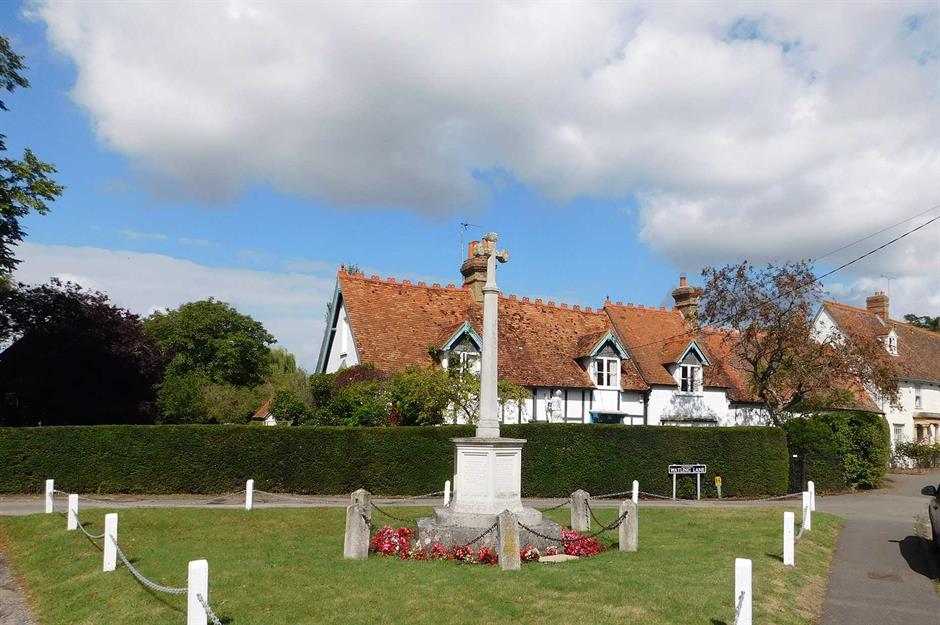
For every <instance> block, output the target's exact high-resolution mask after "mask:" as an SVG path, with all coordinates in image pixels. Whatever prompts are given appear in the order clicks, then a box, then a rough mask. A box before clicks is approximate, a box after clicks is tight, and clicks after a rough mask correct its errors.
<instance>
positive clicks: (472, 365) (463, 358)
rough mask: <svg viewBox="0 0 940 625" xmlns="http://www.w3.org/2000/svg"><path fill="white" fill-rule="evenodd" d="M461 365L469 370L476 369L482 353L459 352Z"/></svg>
mask: <svg viewBox="0 0 940 625" xmlns="http://www.w3.org/2000/svg"><path fill="white" fill-rule="evenodd" d="M459 361H460V367H461V368H463V369H466V370H467V371H474V370H475V369H476V366H477V363H478V362H479V361H480V354H478V353H476V352H459Z"/></svg>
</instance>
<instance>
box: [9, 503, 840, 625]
mask: <svg viewBox="0 0 940 625" xmlns="http://www.w3.org/2000/svg"><path fill="white" fill-rule="evenodd" d="M392 511H393V512H394V513H396V514H398V515H400V516H418V515H422V514H427V513H428V512H429V511H428V510H427V509H423V510H422V509H418V508H393V509H392ZM104 512H105V511H103V510H102V511H98V510H87V511H84V512H83V513H82V519H83V522H84V523H85V524H86V526H87V527H88V528H89V531H92V532H93V533H100V531H101V527H102V523H103V517H104ZM344 512H345V511H344V510H341V509H336V508H333V509H324V508H317V509H309V508H308V509H256V510H254V511H252V512H245V511H243V510H223V509H215V510H212V509H181V508H176V509H132V510H122V511H120V536H119V538H120V542H121V545H122V547H123V548H124V551H125V552H126V553H127V555H128V557H129V558H131V559H132V561H134V563H135V565H136V566H137V567H138V568H139V569H140V570H141V571H142V572H143V573H144V574H145V575H147V576H148V577H150V578H151V579H153V580H154V581H157V582H159V583H161V584H164V585H168V586H185V585H186V564H187V562H188V561H189V560H195V559H198V558H206V559H208V561H209V589H210V602H211V603H212V605H213V607H214V608H215V611H216V613H217V614H218V615H219V616H220V617H221V618H222V620H223V622H225V623H228V624H231V625H241V624H244V625H275V624H284V625H297V624H300V623H316V624H321V623H335V624H344V625H346V624H348V625H362V624H364V623H396V624H409V625H410V624H417V625H421V624H427V625H432V624H433V625H438V624H440V623H448V624H451V623H453V624H460V623H467V624H470V623H474V624H480V623H499V624H504V623H513V625H523V624H529V623H533V624H534V623H565V624H583V625H593V624H603V623H611V624H614V623H616V624H617V625H621V624H622V623H626V622H629V623H648V624H653V623H656V624H662V623H669V624H686V623H689V624H697V623H701V624H703V625H715V624H717V623H731V622H732V620H733V613H734V610H733V607H732V602H733V595H734V591H733V581H734V558H735V557H746V558H751V559H752V560H753V563H754V579H755V588H754V595H755V604H754V611H755V617H754V621H755V622H756V623H771V622H772V623H775V624H776V625H787V624H796V623H814V622H816V621H818V614H819V610H820V607H821V604H822V596H823V592H824V590H825V584H826V577H827V573H828V567H829V562H830V559H831V554H832V549H833V548H834V546H835V542H836V537H837V534H838V531H839V527H840V525H841V519H839V518H838V517H835V516H832V515H827V514H819V513H818V514H815V515H814V517H813V527H814V530H813V531H812V532H807V533H806V535H805V537H804V539H803V540H802V541H800V542H799V543H798V544H797V550H796V562H797V566H796V567H795V568H790V567H784V566H783V564H782V562H781V559H780V555H781V553H782V545H781V531H782V525H783V522H782V519H783V514H782V512H783V511H782V509H767V508H763V509H741V508H738V509H724V510H705V509H691V508H685V509H674V510H667V509H643V508H642V507H641V510H640V519H639V520H640V550H639V551H638V552H637V553H620V552H618V551H616V550H611V551H608V552H606V553H604V554H602V555H600V556H597V557H595V558H591V559H584V560H579V561H576V562H571V563H566V564H562V565H545V564H530V565H526V566H524V567H523V570H522V571H521V572H515V573H509V572H506V573H504V572H501V571H500V570H499V568H498V567H487V566H479V565H457V564H454V563H452V562H402V561H397V560H392V559H386V558H381V557H377V556H372V557H370V558H369V559H368V560H367V561H364V562H347V561H344V560H343V559H342V550H343V523H344ZM567 515H568V512H567V510H558V511H555V512H552V513H550V516H552V517H553V518H555V520H557V521H560V522H563V523H564V522H566V520H567ZM598 516H599V517H600V518H601V520H602V521H604V522H605V523H609V522H611V521H613V520H614V519H615V518H616V512H615V511H614V510H599V511H598ZM797 517H799V514H797ZM377 520H380V518H377ZM616 538H617V537H616V533H611V534H609V535H608V538H607V540H606V542H607V543H608V544H612V543H613V542H614V541H616ZM0 542H2V545H3V548H4V550H5V551H6V553H7V554H8V556H9V557H10V561H11V565H12V567H13V570H14V572H15V573H16V574H17V575H18V576H19V578H20V580H21V581H22V582H23V583H24V585H25V587H26V589H27V592H28V594H29V598H30V604H31V605H32V606H33V608H34V611H35V614H36V616H37V618H38V619H39V623H40V625H66V624H68V625H81V624H88V625H92V624H94V625H98V624H99V623H109V624H112V625H120V624H124V623H127V624H130V623H134V624H137V623H160V624H173V623H179V624H183V623H185V622H186V618H185V597H179V596H169V595H156V594H154V593H152V592H151V591H149V590H147V589H145V588H144V587H142V586H141V585H139V584H138V583H137V582H136V581H135V580H134V578H133V577H132V576H131V574H130V573H129V572H128V571H127V570H125V569H124V567H123V566H122V565H121V564H120V562H119V564H118V570H117V571H114V572H112V573H103V572H102V571H101V553H100V551H99V549H98V548H97V547H96V546H95V545H93V544H92V543H91V542H90V541H88V540H87V539H86V538H85V537H84V536H82V534H81V533H80V532H78V531H75V532H66V531H65V519H64V518H63V517H62V516H60V515H58V514H56V515H34V516H29V517H11V518H5V519H2V521H0Z"/></svg>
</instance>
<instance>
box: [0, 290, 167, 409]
mask: <svg viewBox="0 0 940 625" xmlns="http://www.w3.org/2000/svg"><path fill="white" fill-rule="evenodd" d="M0 346H5V347H6V349H5V350H4V351H3V352H2V353H0V425H79V424H81V425H85V424H102V423H153V421H154V417H155V414H154V403H153V401H154V384H156V383H157V382H159V380H160V379H161V378H162V375H163V369H164V359H163V356H162V355H161V352H160V350H159V349H157V347H156V346H155V345H154V343H153V341H152V339H150V338H149V337H148V336H146V335H145V334H144V333H143V330H142V327H141V323H140V319H139V318H138V317H137V316H136V315H134V314H131V313H130V312H128V311H127V310H125V309H123V308H118V307H117V306H114V305H112V304H111V302H110V301H109V300H108V297H107V296H106V295H104V294H103V293H99V292H97V291H88V290H84V289H82V288H81V287H80V286H78V285H76V284H72V283H62V282H60V281H58V280H52V281H51V282H50V283H49V284H43V285H40V286H32V287H30V286H26V285H23V284H20V285H19V286H18V287H17V288H15V289H12V290H10V291H5V292H0Z"/></svg>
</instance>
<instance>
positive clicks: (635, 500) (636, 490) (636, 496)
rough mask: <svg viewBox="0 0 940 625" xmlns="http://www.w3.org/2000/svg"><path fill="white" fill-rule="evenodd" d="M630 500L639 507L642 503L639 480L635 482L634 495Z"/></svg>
mask: <svg viewBox="0 0 940 625" xmlns="http://www.w3.org/2000/svg"><path fill="white" fill-rule="evenodd" d="M630 499H632V500H633V503H635V504H637V505H639V503H640V483H639V482H638V481H637V480H633V494H632V495H631V496H630Z"/></svg>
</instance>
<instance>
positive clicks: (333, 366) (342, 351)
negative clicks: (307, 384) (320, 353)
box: [326, 303, 359, 373]
mask: <svg viewBox="0 0 940 625" xmlns="http://www.w3.org/2000/svg"><path fill="white" fill-rule="evenodd" d="M358 364H359V352H357V351H356V345H355V343H354V342H353V336H352V331H351V330H350V329H349V318H348V317H347V316H346V304H345V303H344V304H342V305H341V306H340V307H339V314H338V315H337V318H336V334H335V335H334V336H333V343H332V344H331V345H330V353H329V356H328V357H327V359H326V372H327V373H334V372H336V371H339V370H340V368H342V367H343V366H346V367H352V366H354V365H358Z"/></svg>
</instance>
